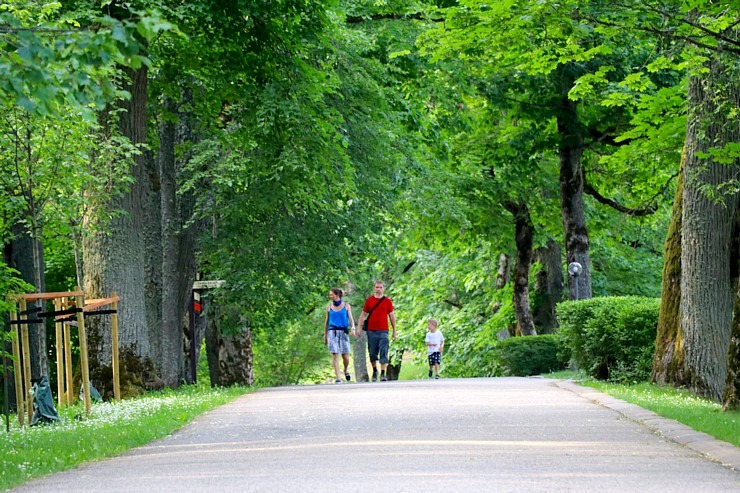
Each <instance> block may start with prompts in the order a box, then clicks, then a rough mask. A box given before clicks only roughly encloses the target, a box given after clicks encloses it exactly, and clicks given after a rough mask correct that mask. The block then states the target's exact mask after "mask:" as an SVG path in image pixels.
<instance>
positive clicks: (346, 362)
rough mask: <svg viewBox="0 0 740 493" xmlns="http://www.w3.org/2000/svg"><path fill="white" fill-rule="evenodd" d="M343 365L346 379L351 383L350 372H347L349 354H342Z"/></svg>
mask: <svg viewBox="0 0 740 493" xmlns="http://www.w3.org/2000/svg"><path fill="white" fill-rule="evenodd" d="M342 363H344V378H345V380H347V381H348V382H349V378H350V377H349V372H348V371H347V368H349V353H343V354H342Z"/></svg>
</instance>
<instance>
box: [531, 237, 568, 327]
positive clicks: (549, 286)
mask: <svg viewBox="0 0 740 493" xmlns="http://www.w3.org/2000/svg"><path fill="white" fill-rule="evenodd" d="M535 260H536V261H537V262H539V263H540V264H541V265H542V268H541V269H540V271H539V272H538V273H537V276H536V277H535V294H534V302H533V309H532V313H533V318H534V324H535V327H539V329H540V333H541V334H550V333H552V332H553V331H554V330H555V329H556V328H557V327H558V320H557V317H556V316H555V307H556V306H557V304H558V303H560V301H561V300H562V299H563V254H562V250H561V248H560V245H559V244H558V242H557V241H555V240H553V239H552V238H548V239H547V245H546V246H545V247H542V248H538V249H537V250H536V252H535Z"/></svg>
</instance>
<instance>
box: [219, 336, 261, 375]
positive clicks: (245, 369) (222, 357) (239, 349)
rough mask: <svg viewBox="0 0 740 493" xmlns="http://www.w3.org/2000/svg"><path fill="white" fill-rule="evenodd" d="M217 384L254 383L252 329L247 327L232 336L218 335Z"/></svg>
mask: <svg viewBox="0 0 740 493" xmlns="http://www.w3.org/2000/svg"><path fill="white" fill-rule="evenodd" d="M218 348H219V350H218V385H219V386H221V387H230V386H232V385H246V386H250V385H252V384H253V383H254V364H253V350H252V331H251V330H249V329H248V328H247V327H243V328H242V330H241V331H240V332H239V333H238V334H236V335H233V336H223V335H219V336H218Z"/></svg>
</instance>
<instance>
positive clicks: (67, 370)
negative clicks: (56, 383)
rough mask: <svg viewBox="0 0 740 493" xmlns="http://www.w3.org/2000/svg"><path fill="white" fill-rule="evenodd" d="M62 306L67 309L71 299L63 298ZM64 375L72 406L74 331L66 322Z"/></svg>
mask: <svg viewBox="0 0 740 493" xmlns="http://www.w3.org/2000/svg"><path fill="white" fill-rule="evenodd" d="M62 307H63V308H64V309H65V310H66V309H67V308H69V307H70V303H69V300H68V299H67V297H66V296H65V297H64V298H62ZM63 328H64V377H65V379H66V381H67V405H68V406H72V404H74V402H75V394H74V390H75V389H74V382H73V381H72V377H73V375H72V331H71V330H70V328H69V324H64V326H63Z"/></svg>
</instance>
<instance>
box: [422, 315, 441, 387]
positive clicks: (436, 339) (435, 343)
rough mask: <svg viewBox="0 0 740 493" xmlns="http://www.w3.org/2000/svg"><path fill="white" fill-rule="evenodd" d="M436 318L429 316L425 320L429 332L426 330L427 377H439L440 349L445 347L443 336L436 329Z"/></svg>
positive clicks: (437, 323)
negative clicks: (427, 319) (426, 320)
mask: <svg viewBox="0 0 740 493" xmlns="http://www.w3.org/2000/svg"><path fill="white" fill-rule="evenodd" d="M437 325H439V322H437V320H436V319H434V318H430V319H429V322H427V327H428V328H429V332H427V336H426V343H427V355H428V357H429V378H432V375H434V378H435V379H439V364H440V363H441V362H442V351H443V350H444V347H445V338H444V336H443V335H442V332H440V331H439V330H437Z"/></svg>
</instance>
